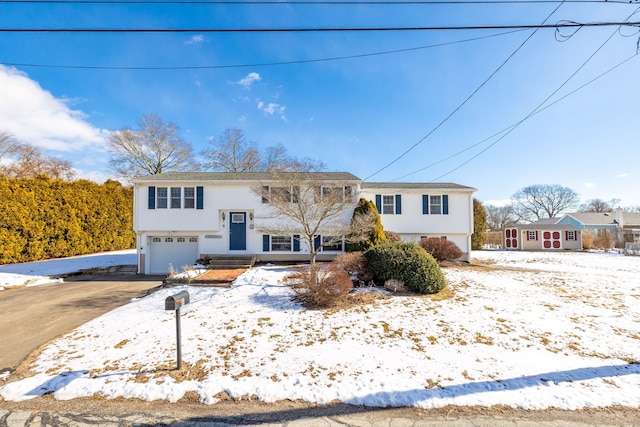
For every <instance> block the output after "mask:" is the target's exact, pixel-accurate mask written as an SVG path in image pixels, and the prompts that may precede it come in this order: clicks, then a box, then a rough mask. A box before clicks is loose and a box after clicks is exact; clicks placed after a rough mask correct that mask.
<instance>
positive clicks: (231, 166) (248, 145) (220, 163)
mask: <svg viewBox="0 0 640 427" xmlns="http://www.w3.org/2000/svg"><path fill="white" fill-rule="evenodd" d="M201 154H202V156H204V157H205V158H206V161H205V167H206V168H208V169H212V170H215V171H224V172H255V171H258V170H259V168H260V163H261V159H260V154H259V152H258V144H257V143H255V142H253V141H247V139H246V138H245V136H244V132H243V131H242V130H240V129H238V128H228V129H225V131H224V132H223V134H222V135H220V136H219V137H218V138H215V137H214V138H211V139H210V140H209V148H208V149H206V150H204V151H202V153H201Z"/></svg>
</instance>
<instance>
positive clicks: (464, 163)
mask: <svg viewBox="0 0 640 427" xmlns="http://www.w3.org/2000/svg"><path fill="white" fill-rule="evenodd" d="M638 11H640V8H638V9H636V10H635V11H634V12H633V13H632V14H631V15H629V17H628V18H627V19H629V18H631V17H632V16H633V15H635V14H636V13H638ZM618 31H619V29H616V30H615V31H614V32H613V33H612V34H611V35H610V36H609V37H608V38H607V39H606V40H605V41H604V43H602V44H601V45H600V47H598V48H597V49H596V51H595V52H593V54H591V56H589V57H588V58H587V59H586V61H584V62H583V63H582V65H581V66H580V67H578V69H577V70H576V71H575V72H574V73H573V74H571V75H570V76H569V78H567V79H566V80H565V81H564V82H563V83H562V84H561V85H560V86H558V88H557V89H556V90H554V91H553V92H552V93H551V95H549V96H547V97H546V98H545V99H544V101H542V102H541V103H540V104H538V106H536V107H535V108H534V109H533V110H532V111H531V112H530V113H529V114H527V115H526V116H525V117H524V118H523V119H522V120H520V121H518V122H517V123H516V124H515V125H513V126H512V127H511V128H510V129H509V130H508V131H507V132H506V133H504V134H503V135H502V136H501V137H500V138H498V139H497V140H495V141H494V142H493V143H491V144H490V145H488V146H487V147H486V148H485V149H483V150H482V151H480V152H479V153H477V154H475V155H474V156H473V157H471V158H470V159H468V160H467V161H465V162H463V163H461V164H460V165H458V166H456V167H455V168H453V169H451V170H450V171H448V172H446V173H444V174H442V175H440V176H439V177H437V178H434V179H432V180H431V181H430V182H435V181H437V180H439V179H440V178H444V177H445V176H447V175H450V174H451V173H453V172H455V171H457V170H458V169H460V168H462V167H463V166H465V165H467V164H468V163H470V162H471V161H473V160H475V159H477V158H478V157H480V156H481V155H482V154H484V153H485V152H487V151H488V150H489V149H490V148H492V147H493V146H495V145H496V144H497V143H498V142H500V141H502V140H503V139H504V138H506V137H507V136H508V135H509V134H511V132H513V131H514V130H516V129H517V128H518V127H520V125H521V124H522V123H524V122H525V121H526V120H528V119H529V118H531V117H532V116H533V115H535V114H536V113H537V112H539V111H542V110H541V108H542V106H543V105H544V104H546V103H547V101H549V99H551V98H552V97H553V96H554V95H555V94H556V93H558V92H559V91H560V89H562V88H563V87H564V86H565V85H566V84H567V83H569V81H571V79H573V78H574V77H575V76H576V75H577V74H578V73H579V72H580V71H581V70H582V69H583V68H584V67H585V66H586V65H587V64H588V63H589V61H591V60H592V59H593V57H595V56H596V54H597V53H598V52H600V50H602V48H604V46H605V45H606V44H607V43H608V42H609V41H610V40H611V39H612V38H613V36H615V35H616V33H617V32H618Z"/></svg>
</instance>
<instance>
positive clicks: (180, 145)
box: [107, 114, 199, 179]
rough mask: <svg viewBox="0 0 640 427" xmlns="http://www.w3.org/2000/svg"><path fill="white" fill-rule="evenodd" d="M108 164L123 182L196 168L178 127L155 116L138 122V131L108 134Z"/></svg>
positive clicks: (145, 117)
mask: <svg viewBox="0 0 640 427" xmlns="http://www.w3.org/2000/svg"><path fill="white" fill-rule="evenodd" d="M107 148H108V150H109V151H110V152H111V159H110V160H109V165H110V166H111V168H112V169H113V170H114V171H115V172H116V173H117V174H119V175H120V176H122V177H123V178H126V179H131V178H135V177H138V176H142V175H156V174H159V173H162V172H175V171H190V170H197V169H199V165H198V164H197V162H196V161H195V159H194V156H193V150H192V148H191V145H190V144H189V143H187V142H186V141H185V140H184V139H182V137H181V136H180V135H179V134H178V125H176V124H173V123H166V122H164V121H163V120H162V119H161V118H160V117H158V116H157V115H155V114H147V115H144V116H142V117H141V118H140V119H139V120H138V129H130V128H124V129H120V130H116V131H111V132H110V133H109V137H108V139H107Z"/></svg>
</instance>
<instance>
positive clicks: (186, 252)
mask: <svg viewBox="0 0 640 427" xmlns="http://www.w3.org/2000/svg"><path fill="white" fill-rule="evenodd" d="M150 252H151V261H150V262H149V263H150V265H149V273H151V274H165V273H168V272H169V265H171V266H173V269H174V270H175V271H178V272H181V271H182V267H183V266H185V265H193V264H194V263H195V262H196V260H197V259H198V238H197V237H175V236H172V237H152V238H151V251H150Z"/></svg>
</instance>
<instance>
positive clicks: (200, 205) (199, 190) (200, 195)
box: [196, 187, 204, 209]
mask: <svg viewBox="0 0 640 427" xmlns="http://www.w3.org/2000/svg"><path fill="white" fill-rule="evenodd" d="M196 209H204V187H196Z"/></svg>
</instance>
